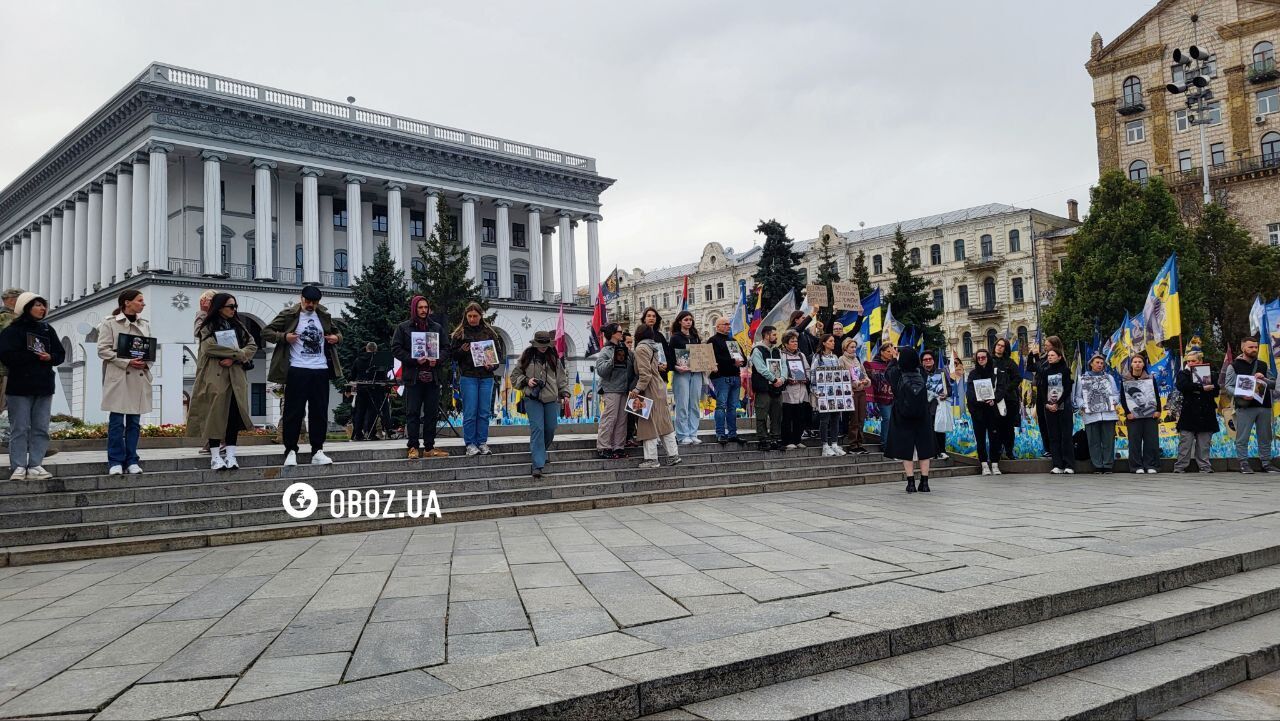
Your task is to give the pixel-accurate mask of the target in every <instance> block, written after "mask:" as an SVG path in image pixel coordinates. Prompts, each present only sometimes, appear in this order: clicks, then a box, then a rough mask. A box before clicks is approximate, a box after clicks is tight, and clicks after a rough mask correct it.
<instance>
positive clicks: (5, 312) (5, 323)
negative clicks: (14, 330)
mask: <svg viewBox="0 0 1280 721" xmlns="http://www.w3.org/2000/svg"><path fill="white" fill-rule="evenodd" d="M17 317H18V316H17V315H16V314H15V313H14V312H13V310H12V309H11V308H9V306H7V305H3V304H0V331H3V330H4V329H5V328H8V327H9V324H10V323H12V322H13V319H14V318H17ZM7 375H9V369H8V368H5V367H4V364H3V363H0V378H3V377H5V376H7Z"/></svg>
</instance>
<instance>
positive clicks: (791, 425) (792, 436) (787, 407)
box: [782, 403, 812, 446]
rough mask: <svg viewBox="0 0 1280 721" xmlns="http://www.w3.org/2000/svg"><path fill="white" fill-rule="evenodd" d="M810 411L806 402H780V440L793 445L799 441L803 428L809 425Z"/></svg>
mask: <svg viewBox="0 0 1280 721" xmlns="http://www.w3.org/2000/svg"><path fill="white" fill-rule="evenodd" d="M811 417H812V413H811V411H810V409H809V404H808V403H783V404H782V442H783V444H785V445H788V446H790V445H795V444H796V443H799V442H800V437H801V436H802V435H804V430H805V429H806V428H808V427H809V421H810V419H811Z"/></svg>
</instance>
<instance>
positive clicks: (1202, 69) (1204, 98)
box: [1165, 14, 1213, 205]
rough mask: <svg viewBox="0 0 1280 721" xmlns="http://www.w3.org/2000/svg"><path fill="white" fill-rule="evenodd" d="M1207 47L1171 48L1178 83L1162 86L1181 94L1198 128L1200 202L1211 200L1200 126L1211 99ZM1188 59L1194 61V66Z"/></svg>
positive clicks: (1205, 120)
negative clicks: (1178, 73)
mask: <svg viewBox="0 0 1280 721" xmlns="http://www.w3.org/2000/svg"><path fill="white" fill-rule="evenodd" d="M1199 20H1200V16H1199V15H1194V14H1193V15H1192V16H1191V28H1192V39H1193V40H1194V39H1195V38H1196V37H1197V35H1198V33H1197V29H1198V23H1199ZM1211 59H1212V55H1211V54H1210V53H1209V51H1208V50H1205V49H1204V48H1201V47H1199V46H1197V45H1192V46H1191V47H1190V48H1188V49H1187V52H1186V53H1185V54H1184V53H1183V52H1182V48H1178V49H1176V50H1174V51H1173V63H1174V67H1177V68H1181V72H1182V82H1181V83H1169V84H1168V85H1166V86H1165V89H1166V90H1168V91H1169V92H1170V93H1172V94H1174V95H1182V94H1185V95H1186V96H1187V97H1186V103H1187V120H1188V122H1190V123H1191V124H1192V125H1197V126H1199V128H1200V172H1201V179H1202V182H1203V190H1204V204H1205V205H1208V204H1209V203H1210V202H1212V196H1211V195H1210V193H1209V141H1208V140H1207V139H1206V137H1205V133H1204V126H1205V125H1208V124H1209V116H1208V113H1207V112H1206V109H1207V108H1208V106H1209V101H1211V100H1213V91H1212V90H1210V89H1209V77H1210V65H1209V63H1210V60H1211ZM1192 61H1194V62H1195V65H1194V67H1193V66H1192Z"/></svg>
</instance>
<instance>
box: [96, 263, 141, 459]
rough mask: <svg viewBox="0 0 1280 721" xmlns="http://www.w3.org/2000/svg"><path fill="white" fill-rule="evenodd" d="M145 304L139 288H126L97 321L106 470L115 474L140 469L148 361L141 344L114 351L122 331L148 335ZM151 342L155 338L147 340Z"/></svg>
mask: <svg viewBox="0 0 1280 721" xmlns="http://www.w3.org/2000/svg"><path fill="white" fill-rule="evenodd" d="M146 307H147V303H146V300H145V299H143V297H142V292H141V291H139V290H137V289H132V288H131V289H129V290H126V291H123V292H121V293H120V296H119V297H118V298H117V299H116V309H115V311H114V312H113V313H112V314H111V315H109V316H107V317H106V318H104V319H103V321H102V323H101V324H99V325H98V357H99V358H101V359H102V410H104V411H106V412H107V413H109V414H110V415H109V416H108V422H107V468H108V470H107V472H108V473H109V474H111V475H113V476H118V475H120V474H121V473H123V472H124V471H125V469H126V468H128V471H129V473H142V466H141V465H139V459H138V438H139V436H141V435H142V416H143V414H146V413H150V412H151V363H150V361H148V360H147V358H146V356H147V354H146V352H145V349H144V348H139V350H138V351H137V353H136V354H132V357H131V354H119V353H117V352H116V347H117V339H118V338H119V337H120V336H121V335H131V336H137V337H138V338H148V339H149V338H151V324H150V323H148V322H147V320H146V319H145V318H143V317H142V315H141V313H142V309H143V308H146ZM150 342H154V341H150Z"/></svg>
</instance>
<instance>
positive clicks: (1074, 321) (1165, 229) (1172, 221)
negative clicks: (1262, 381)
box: [1043, 170, 1253, 348]
mask: <svg viewBox="0 0 1280 721" xmlns="http://www.w3.org/2000/svg"><path fill="white" fill-rule="evenodd" d="M1089 197H1090V207H1089V217H1088V218H1087V219H1086V220H1085V222H1084V224H1083V225H1081V226H1080V229H1079V230H1078V231H1077V232H1076V234H1075V236H1074V237H1073V238H1072V239H1071V241H1070V242H1069V244H1068V245H1067V257H1066V260H1065V262H1064V263H1063V265H1062V267H1063V270H1062V271H1060V272H1058V273H1056V274H1054V281H1053V284H1054V288H1055V291H1056V293H1055V296H1054V299H1053V302H1052V304H1050V306H1049V308H1048V310H1047V311H1046V312H1045V313H1044V316H1043V323H1044V334H1045V335H1046V336H1049V335H1057V336H1060V337H1061V338H1062V339H1063V341H1064V342H1066V343H1067V347H1068V348H1070V347H1071V344H1072V343H1075V342H1079V341H1087V340H1091V339H1092V338H1093V329H1094V324H1095V323H1097V324H1098V326H1099V327H1100V328H1101V329H1102V332H1103V334H1104V335H1105V334H1107V333H1110V332H1111V331H1112V330H1114V329H1115V328H1116V327H1117V326H1119V325H1120V321H1121V320H1123V319H1124V314H1125V311H1126V310H1128V311H1129V312H1130V313H1133V314H1138V313H1141V312H1142V308H1143V305H1144V304H1145V302H1146V298H1147V291H1148V290H1149V289H1150V287H1151V282H1152V281H1153V280H1155V277H1156V273H1158V272H1160V268H1161V267H1162V266H1163V265H1164V263H1165V261H1166V260H1168V259H1169V256H1170V255H1171V254H1173V253H1177V254H1178V271H1179V272H1178V281H1179V297H1180V300H1181V307H1182V327H1183V332H1184V334H1189V333H1191V332H1193V331H1194V330H1195V329H1196V328H1202V327H1204V323H1205V321H1206V319H1207V316H1206V314H1205V289H1206V280H1205V273H1204V270H1203V269H1202V267H1201V260H1200V251H1199V248H1198V247H1197V246H1196V243H1195V242H1194V240H1193V239H1192V234H1191V233H1190V232H1189V231H1188V230H1187V228H1186V227H1185V226H1184V225H1183V223H1182V219H1181V218H1180V217H1179V215H1178V208H1177V204H1176V203H1175V202H1174V199H1173V196H1172V195H1170V193H1169V191H1168V188H1166V186H1165V185H1164V182H1163V181H1161V180H1160V179H1159V178H1151V179H1150V180H1148V181H1147V182H1146V183H1145V184H1144V183H1137V182H1134V181H1132V180H1129V179H1128V178H1126V177H1125V176H1124V174H1123V173H1121V172H1120V171H1118V170H1114V171H1110V172H1107V173H1105V174H1103V176H1102V177H1101V178H1100V179H1099V180H1098V184H1097V185H1096V186H1094V187H1093V188H1091V189H1090V191H1089ZM1236 292H1239V290H1238V289H1237V290H1236ZM1249 298H1250V300H1252V298H1253V296H1252V295H1250V296H1249ZM1206 342H1207V341H1206Z"/></svg>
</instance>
